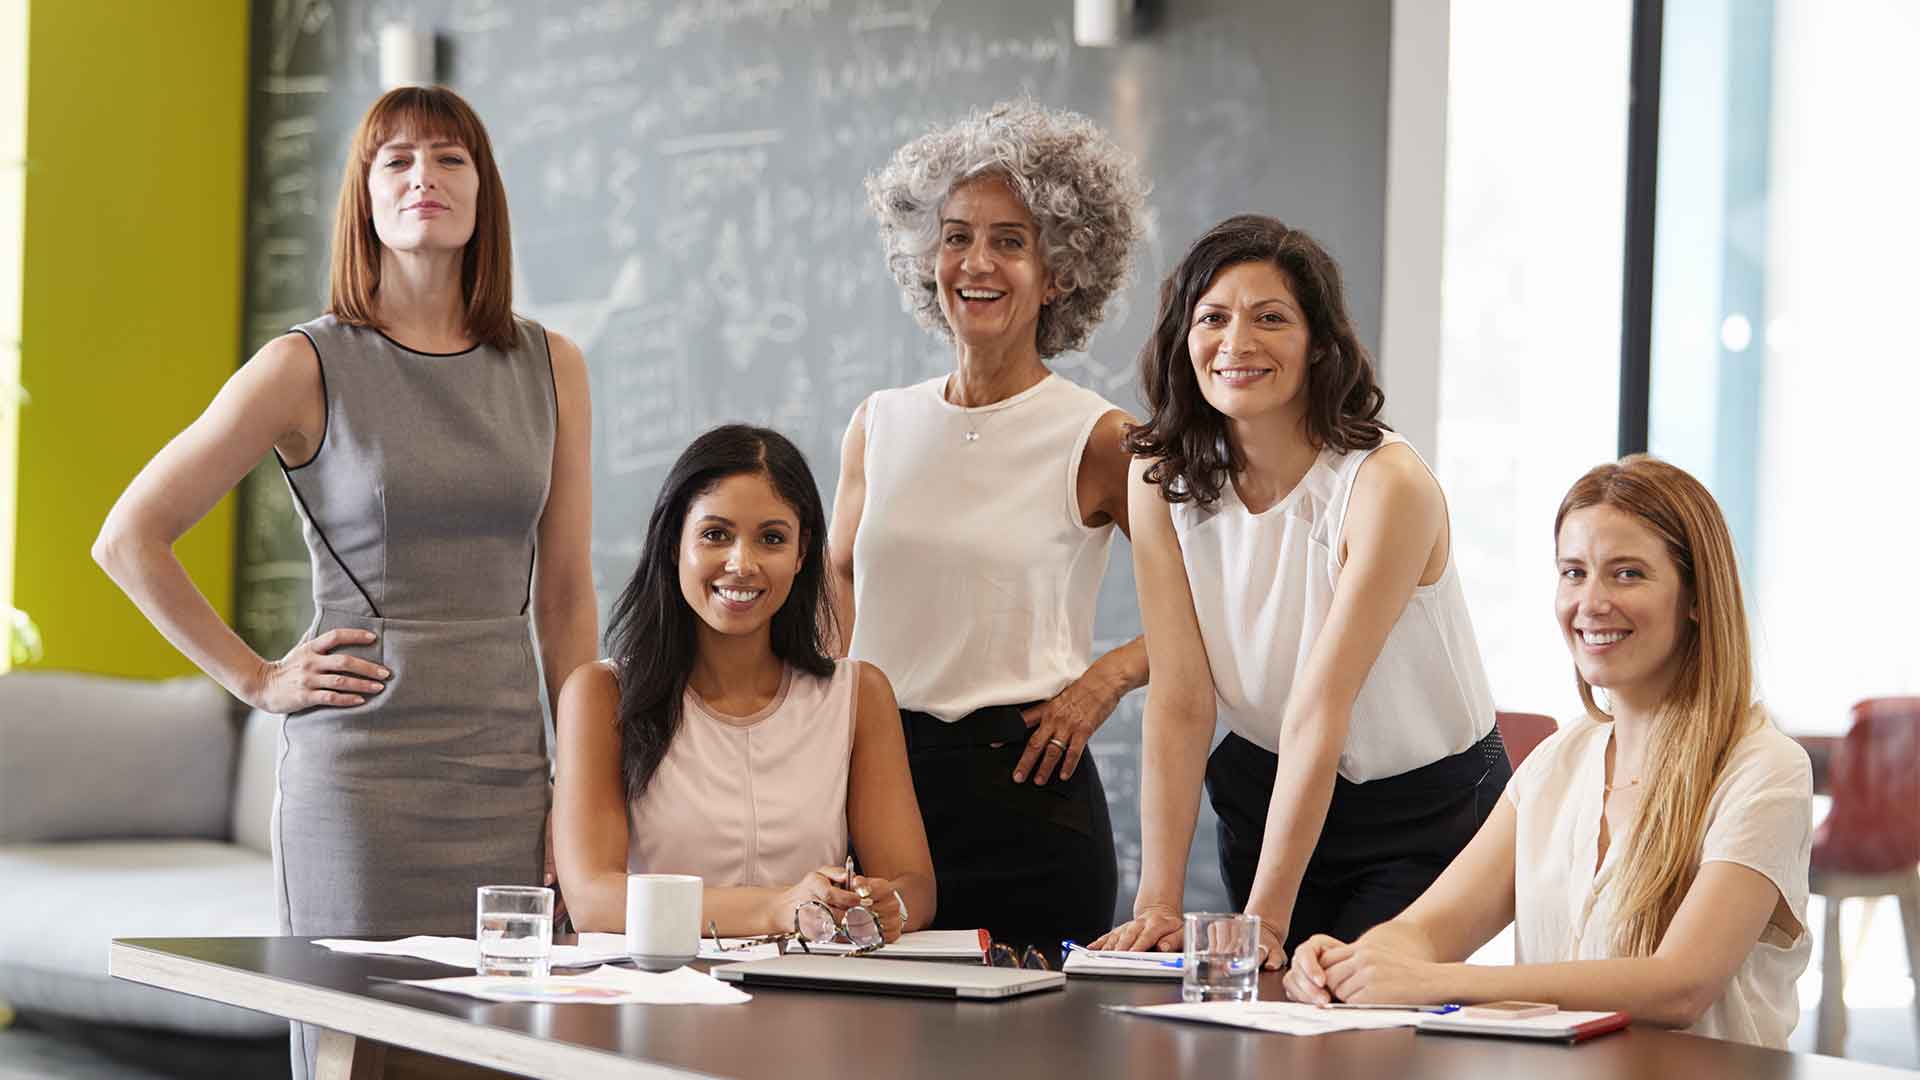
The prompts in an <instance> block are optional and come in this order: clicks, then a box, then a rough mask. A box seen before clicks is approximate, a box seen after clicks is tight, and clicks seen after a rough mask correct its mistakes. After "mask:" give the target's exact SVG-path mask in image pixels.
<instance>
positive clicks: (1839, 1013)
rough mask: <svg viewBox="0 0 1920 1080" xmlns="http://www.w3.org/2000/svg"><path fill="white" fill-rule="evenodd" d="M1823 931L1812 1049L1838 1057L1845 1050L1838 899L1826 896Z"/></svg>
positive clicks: (1845, 1008)
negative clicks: (1817, 1004) (1824, 926)
mask: <svg viewBox="0 0 1920 1080" xmlns="http://www.w3.org/2000/svg"><path fill="white" fill-rule="evenodd" d="M1825 899H1826V907H1827V917H1826V930H1825V933H1823V934H1822V935H1821V938H1820V953H1821V955H1820V1016H1819V1018H1818V1020H1816V1021H1815V1024H1816V1026H1815V1028H1814V1033H1813V1050H1814V1053H1817V1054H1831V1055H1833V1056H1834V1057H1839V1056H1841V1055H1842V1054H1844V1053H1846V1049H1847V997H1846V983H1847V980H1846V975H1845V973H1844V972H1843V971H1842V969H1841V951H1842V950H1841V947H1840V898H1839V897H1836V896H1829V897H1826V898H1825Z"/></svg>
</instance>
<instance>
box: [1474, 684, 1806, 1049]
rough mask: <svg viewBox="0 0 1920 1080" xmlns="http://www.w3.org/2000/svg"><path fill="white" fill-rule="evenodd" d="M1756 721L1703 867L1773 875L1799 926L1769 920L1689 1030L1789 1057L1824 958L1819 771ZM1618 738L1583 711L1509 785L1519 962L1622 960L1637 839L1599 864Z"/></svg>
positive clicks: (1706, 842)
mask: <svg viewBox="0 0 1920 1080" xmlns="http://www.w3.org/2000/svg"><path fill="white" fill-rule="evenodd" d="M1756 713H1757V714H1758V710H1756ZM1756 719H1757V721H1758V722H1757V723H1756V724H1755V725H1754V727H1753V728H1752V729H1751V730H1749V731H1748V732H1747V733H1746V734H1745V735H1743V736H1742V737H1741V738H1740V740H1739V741H1738V742H1736V743H1734V744H1733V748H1732V750H1731V751H1730V752H1729V753H1728V755H1727V763H1726V765H1725V766H1724V767H1723V768H1722V769H1721V771H1720V775H1719V777H1718V778H1716V779H1715V781H1714V785H1713V794H1712V796H1711V797H1710V799H1709V800H1708V802H1707V822H1706V834H1705V836H1703V837H1702V838H1701V844H1700V852H1699V864H1700V865H1702V866H1704V865H1706V864H1707V863H1710V862H1731V863H1738V864H1739V865H1741V866H1745V867H1747V868H1748V869H1751V870H1753V871H1755V872H1757V873H1759V874H1761V875H1763V876H1764V877H1765V878H1766V879H1767V880H1768V881H1771V882H1772V883H1773V886H1774V888H1776V889H1778V890H1779V891H1780V896H1781V898H1782V899H1783V900H1785V901H1786V903H1787V909H1788V910H1789V911H1791V912H1792V913H1793V920H1794V922H1796V923H1798V924H1799V926H1798V927H1795V928H1792V930H1789V929H1788V928H1784V927H1781V926H1779V925H1776V924H1773V923H1769V924H1768V926H1767V928H1766V930H1765V931H1764V932H1763V933H1762V935H1761V937H1760V938H1759V939H1758V940H1756V941H1755V942H1754V943H1753V945H1752V947H1751V948H1750V949H1748V950H1747V956H1746V959H1744V960H1742V961H1741V962H1740V967H1739V968H1738V969H1736V970H1735V971H1734V973H1733V977H1732V978H1730V979H1728V980H1727V986H1726V989H1725V990H1723V991H1722V992H1721V994H1720V996H1719V998H1717V999H1715V1001H1714V1003H1713V1004H1712V1005H1710V1006H1708V1008H1707V1011H1706V1012H1704V1013H1702V1014H1701V1015H1700V1019H1699V1020H1698V1021H1696V1022H1695V1023H1694V1025H1693V1026H1692V1027H1690V1028H1688V1029H1687V1030H1688V1031H1689V1032H1691V1033H1693V1034H1695V1035H1707V1036H1711V1037H1713V1038H1716V1039H1731V1040H1733V1041H1735V1042H1744V1043H1752V1044H1754V1045H1756V1046H1770V1047H1772V1048H1774V1049H1776V1050H1785V1049H1786V1048H1787V1036H1788V1035H1790V1034H1792V1032H1793V1027H1794V1025H1795V1024H1796V1023H1798V1022H1799V1020H1800V999H1799V995H1798V992H1797V989H1796V986H1795V984H1796V983H1797V982H1798V981H1799V978H1800V974H1801V973H1802V972H1804V971H1806V970H1807V960H1808V958H1809V957H1810V956H1811V955H1812V953H1813V936H1812V935H1811V934H1809V933H1808V932H1807V929H1806V925H1807V862H1808V859H1809V858H1810V856H1811V854H1812V851H1813V770H1812V768H1811V766H1809V765H1808V763H1807V752H1806V751H1805V750H1802V749H1801V748H1800V744H1798V743H1796V742H1794V741H1793V740H1792V739H1791V738H1788V737H1787V736H1786V735H1783V734H1781V733H1780V730H1779V729H1778V728H1776V727H1774V726H1773V724H1772V723H1771V722H1770V721H1768V720H1766V719H1765V718H1764V714H1758V715H1757V716H1756ZM1612 735H1613V725H1612V724H1610V723H1602V722H1600V721H1597V720H1595V719H1593V718H1591V717H1584V716H1583V717H1581V718H1580V719H1578V720H1574V721H1572V722H1570V723H1568V724H1566V725H1565V726H1563V727H1561V728H1560V730H1559V731H1557V732H1555V733H1554V734H1553V735H1552V736H1550V737H1548V738H1547V740H1546V741H1545V742H1542V743H1541V744H1540V745H1539V746H1538V747H1536V748H1535V749H1534V751H1533V753H1531V754H1528V755H1527V760H1525V761H1523V762H1521V763H1520V767H1519V768H1518V769H1516V770H1514V773H1513V780H1512V782H1511V783H1509V784H1508V785H1507V792H1506V795H1507V799H1508V801H1510V802H1512V803H1513V807H1514V811H1515V816H1514V838H1513V842H1514V848H1513V855H1514V860H1513V867H1514V873H1513V904H1514V907H1513V912H1514V918H1513V930H1514V934H1513V949H1514V952H1513V958H1514V962H1515V963H1518V964H1554V963H1561V962H1563V961H1570V960H1608V959H1612V958H1613V957H1614V956H1615V955H1616V953H1615V952H1614V943H1613V935H1614V932H1615V931H1616V930H1617V929H1618V927H1619V924H1620V916H1619V903H1620V900H1621V896H1620V891H1621V888H1622V887H1623V885H1624V883H1623V882H1622V880H1621V879H1620V877H1619V867H1620V862H1621V860H1622V859H1624V858H1625V857H1626V856H1625V850H1624V849H1625V848H1626V846H1627V843H1626V841H1627V837H1626V836H1625V835H1624V834H1623V835H1620V836H1616V837H1614V838H1613V841H1612V842H1611V843H1609V844H1608V845H1607V852H1606V855H1605V856H1604V857H1603V858H1599V859H1596V856H1597V855H1598V853H1599V845H1600V821H1601V812H1602V806H1603V803H1604V801H1605V799H1606V776H1607V744H1608V742H1609V741H1610V740H1611V737H1612ZM1632 827H1634V828H1637V827H1638V825H1637V824H1636V825H1634V826H1632ZM1596 861H1597V862H1598V863H1599V865H1598V867H1597V868H1596V866H1595V863H1596ZM1793 931H1797V933H1796V932H1793Z"/></svg>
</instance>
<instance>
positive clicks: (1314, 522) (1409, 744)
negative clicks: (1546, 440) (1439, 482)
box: [1170, 432, 1493, 784]
mask: <svg viewBox="0 0 1920 1080" xmlns="http://www.w3.org/2000/svg"><path fill="white" fill-rule="evenodd" d="M1406 441H1407V440H1405V439H1404V438H1401V437H1400V436H1399V435H1396V434H1393V433H1392V432H1387V433H1386V434H1385V436H1384V437H1383V439H1382V441H1381V443H1380V445H1381V446H1390V445H1393V444H1395V443H1404V442H1406ZM1371 453H1373V451H1371V450H1359V451H1355V452H1353V453H1347V454H1343V453H1340V452H1339V451H1336V450H1331V449H1328V450H1323V451H1321V453H1320V457H1319V459H1318V460H1317V461H1315V462H1314V464H1313V467H1312V468H1310V469H1308V470H1307V474H1306V476H1304V477H1302V478H1301V480H1300V483H1299V484H1298V485H1297V486H1296V487H1295V488H1294V489H1293V491H1291V492H1289V493H1288V494H1287V496H1286V498H1284V499H1281V500H1280V501H1279V502H1278V503H1276V504H1274V505H1273V506H1271V507H1269V508H1268V509H1267V510H1266V511H1265V512H1263V513H1260V514H1254V513H1251V512H1249V511H1248V510H1247V507H1246V505H1245V504H1244V503H1242V502H1241V501H1240V496H1239V493H1238V492H1236V491H1235V490H1234V487H1233V485H1232V484H1231V483H1228V484H1226V485H1224V486H1223V487H1222V488H1221V491H1220V501H1219V502H1216V503H1215V504H1213V506H1212V507H1210V508H1208V509H1204V510H1203V509H1200V508H1199V507H1198V506H1196V505H1195V504H1194V503H1193V502H1181V503H1174V504H1172V505H1171V507H1170V510H1171V511H1172V516H1173V528H1174V532H1175V534H1176V535H1177V536H1178V537H1179V540H1180V555H1181V558H1182V559H1183V560H1184V561H1185V563H1186V567H1187V586H1188V588H1190V589H1191V590H1192V591H1193V609H1194V614H1195V615H1197V616H1198V617H1199V622H1200V637H1201V639H1202V640H1203V641H1204V642H1205V644H1206V649H1207V663H1208V665H1209V666H1211V667H1212V669H1213V687H1214V693H1215V695H1216V697H1217V699H1218V708H1219V719H1220V720H1221V721H1223V722H1224V723H1225V724H1226V725H1227V726H1228V727H1229V728H1231V729H1232V730H1233V731H1234V732H1235V733H1237V734H1239V735H1240V737H1241V738H1244V739H1246V740H1248V741H1249V742H1252V743H1254V744H1255V745H1257V746H1260V747H1262V748H1264V749H1266V750H1268V751H1269V752H1271V751H1274V750H1276V749H1277V748H1278V746H1279V739H1280V723H1281V719H1282V717H1283V716H1284V715H1285V714H1286V709H1287V695H1288V694H1289V693H1291V692H1292V690H1293V682H1294V679H1295V678H1296V676H1297V675H1298V673H1299V671H1300V669H1301V668H1303V667H1304V666H1305V665H1306V662H1307V657H1308V656H1310V655H1311V654H1312V652H1313V647H1314V644H1315V643H1316V642H1317V641H1318V640H1319V638H1320V628H1321V627H1322V626H1323V625H1324V624H1325V623H1326V620H1327V613H1328V611H1329V610H1330V609H1331V608H1332V606H1333V593H1334V589H1335V588H1336V587H1338V586H1339V584H1340V562H1339V559H1338V557H1337V553H1338V551H1339V550H1340V543H1341V540H1342V532H1341V527H1342V525H1343V524H1344V522H1345V519H1346V514H1347V504H1348V502H1349V501H1350V500H1351V498H1352V496H1353V480H1354V477H1355V476H1357V475H1358V474H1359V472H1360V466H1361V464H1362V463H1364V462H1365V461H1366V460H1367V457H1368V455H1369V454H1371ZM1423 464H1424V462H1423ZM1492 728H1493V692H1492V690H1491V689H1489V687H1488V685H1487V673H1486V667H1485V666H1484V665H1483V664H1482V663H1481V662H1480V647H1479V646H1478V645H1477V644H1476V643H1475V642H1474V637H1473V624H1472V622H1471V620H1469V619H1468V617H1467V601H1466V595H1465V594H1464V593H1463V592H1462V591H1461V589H1460V575H1459V572H1458V571H1457V570H1456V569H1455V566H1454V559H1453V553H1452V551H1451V550H1449V551H1448V553H1447V564H1446V567H1445V568H1444V569H1443V570H1442V571H1441V572H1440V577H1439V579H1438V580H1437V581H1435V582H1434V583H1433V584H1431V585H1422V586H1418V587H1416V588H1415V589H1414V591H1413V596H1412V597H1411V598H1410V599H1409V600H1408V601H1407V606H1406V608H1405V609H1404V610H1402V611H1401V613H1400V620H1399V621H1398V622H1396V623H1395V624H1394V626H1393V629H1392V630H1391V631H1390V632H1389V633H1388V635H1387V641H1386V645H1385V646H1384V647H1382V648H1381V650H1380V657H1379V659H1377V660H1375V661H1374V663H1373V669H1372V670H1371V671H1369V672H1368V673H1367V678H1366V682H1364V683H1363V684H1361V687H1360V695H1359V697H1358V698H1356V699H1355V700H1354V703H1353V715H1352V722H1351V724H1350V726H1349V727H1348V729H1347V744H1346V747H1345V749H1343V750H1342V751H1341V753H1340V764H1339V772H1340V775H1341V776H1344V777H1346V778H1347V779H1348V780H1350V781H1352V782H1354V783H1356V784H1359V783H1365V782H1367V781H1368V780H1379V779H1382V778H1384V777H1388V776H1398V775H1399V774H1401V773H1404V772H1407V771H1409V770H1412V769H1417V768H1419V767H1420V766H1422V765H1428V764H1431V763H1433V762H1435V761H1438V760H1440V759H1441V758H1444V757H1449V756H1451V755H1453V754H1457V753H1460V752H1461V751H1462V750H1465V749H1467V748H1468V747H1470V746H1472V745H1473V744H1474V743H1475V742H1478V741H1479V740H1480V739H1482V738H1484V737H1485V736H1486V734H1487V732H1488V731H1490V730H1492Z"/></svg>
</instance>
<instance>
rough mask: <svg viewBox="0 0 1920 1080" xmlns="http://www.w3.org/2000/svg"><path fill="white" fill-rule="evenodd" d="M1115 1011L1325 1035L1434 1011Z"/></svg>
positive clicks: (1251, 1005)
mask: <svg viewBox="0 0 1920 1080" xmlns="http://www.w3.org/2000/svg"><path fill="white" fill-rule="evenodd" d="M1107 1008H1109V1009H1111V1010H1113V1011H1114V1012H1122V1013H1129V1014H1131V1015H1134V1016H1149V1017H1154V1018H1156V1019H1161V1020H1187V1021H1192V1022H1194V1023H1201V1024H1223V1025H1225V1026H1227V1027H1238V1028H1250V1029H1252V1030H1254V1031H1271V1032H1277V1033H1279V1034H1282V1035H1326V1034H1330V1033H1332V1032H1335V1031H1360V1030H1365V1029H1372V1028H1394V1027H1413V1026H1415V1025H1417V1024H1419V1023H1420V1021H1421V1019H1422V1018H1424V1017H1427V1016H1431V1015H1432V1014H1431V1013H1422V1012H1415V1011H1414V1010H1412V1009H1408V1010H1406V1011H1405V1012H1401V1011H1398V1010H1387V1009H1359V1010H1349V1009H1322V1008H1320V1007H1319V1006H1318V1005H1302V1004H1300V1003H1299V1002H1294V1001H1201V1002H1193V1003H1187V1002H1183V1001H1177V1002H1174V1003H1173V1004H1171V1005H1109V1006H1107Z"/></svg>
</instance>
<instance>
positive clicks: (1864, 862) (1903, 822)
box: [1810, 697, 1920, 1055]
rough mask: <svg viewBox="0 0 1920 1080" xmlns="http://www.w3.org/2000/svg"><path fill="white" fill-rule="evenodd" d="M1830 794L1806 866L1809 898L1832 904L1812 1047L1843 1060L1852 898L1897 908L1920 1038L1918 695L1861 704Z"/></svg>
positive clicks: (1838, 756) (1839, 752) (1840, 751)
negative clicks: (1843, 934) (1845, 933)
mask: <svg viewBox="0 0 1920 1080" xmlns="http://www.w3.org/2000/svg"><path fill="white" fill-rule="evenodd" d="M1830 787H1831V789H1832V793H1833V809H1832V811H1831V812H1829V813H1828V814H1827V818H1826V820H1825V821H1822V822H1821V823H1820V828H1819V830H1818V831H1816V832H1815V833H1814V835H1813V860H1812V866H1811V868H1810V870H1811V873H1810V877H1811V886H1812V890H1813V892H1815V893H1817V894H1819V895H1821V896H1823V897H1826V900H1827V905H1826V906H1827V917H1826V928H1825V936H1824V937H1823V938H1822V945H1821V948H1822V953H1823V955H1822V959H1821V964H1820V1017H1819V1021H1818V1026H1817V1028H1816V1029H1815V1037H1814V1048H1815V1051H1816V1052H1818V1053H1822V1054H1836V1055H1837V1054H1840V1053H1842V1052H1843V1051H1844V1050H1845V1048H1846V1042H1847V1005H1846V996H1845V993H1844V988H1845V985H1846V975H1845V972H1844V971H1842V970H1841V949H1840V905H1841V903H1842V901H1845V900H1848V899H1852V898H1854V897H1880V896H1892V897H1894V898H1895V899H1897V900H1898V901H1899V904H1900V924H1901V928H1902V929H1903V930H1905V931H1906V937H1907V970H1908V972H1909V973H1911V975H1912V976H1913V978H1914V980H1915V987H1914V988H1915V991H1916V993H1915V995H1914V1001H1913V1019H1914V1025H1915V1029H1916V1031H1920V697H1901V698H1869V699H1867V700H1866V701H1862V702H1860V703H1859V704H1857V705H1855V706H1854V707H1853V726H1852V728H1850V729H1849V730H1848V731H1847V737H1846V738H1845V739H1844V740H1842V741H1841V743H1840V745H1839V747H1838V748H1837V749H1835V751H1834V754H1833V763H1832V766H1831V781H1830Z"/></svg>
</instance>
